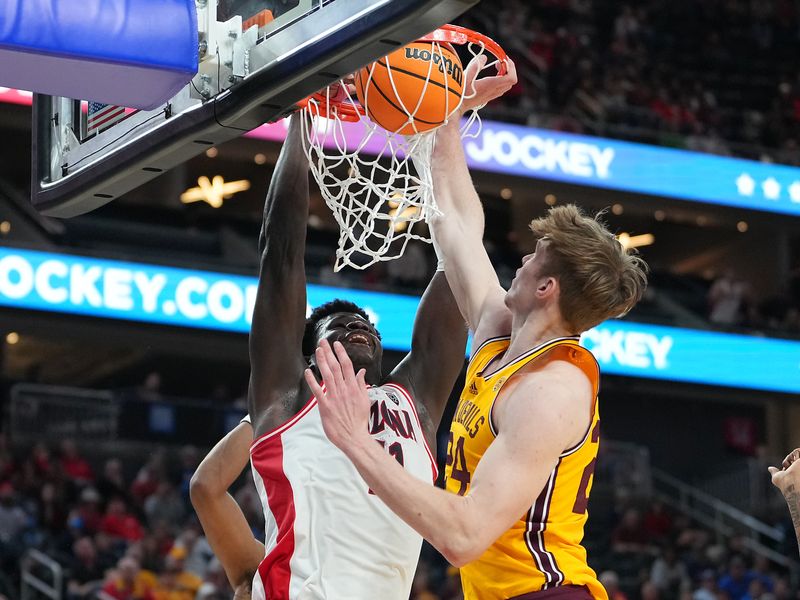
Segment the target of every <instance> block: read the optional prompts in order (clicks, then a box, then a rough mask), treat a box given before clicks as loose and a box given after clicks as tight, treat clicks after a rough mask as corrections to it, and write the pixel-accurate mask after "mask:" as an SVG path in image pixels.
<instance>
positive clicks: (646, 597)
mask: <svg viewBox="0 0 800 600" xmlns="http://www.w3.org/2000/svg"><path fill="white" fill-rule="evenodd" d="M639 595H640V596H641V600H661V598H662V596H661V595H660V594H659V592H658V588H657V587H656V586H655V584H654V583H653V582H652V581H649V580H648V581H645V582H644V583H643V584H642V587H641V591H640V594H639ZM667 597H668V596H665V597H664V598H667Z"/></svg>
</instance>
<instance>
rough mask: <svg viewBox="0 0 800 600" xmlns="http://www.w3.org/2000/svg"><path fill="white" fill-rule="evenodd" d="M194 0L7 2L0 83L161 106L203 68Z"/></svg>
mask: <svg viewBox="0 0 800 600" xmlns="http://www.w3.org/2000/svg"><path fill="white" fill-rule="evenodd" d="M197 65H198V33H197V13H196V9H195V3H194V0H0V85H3V86H6V87H16V88H20V89H26V90H31V91H35V92H39V93H44V94H50V95H54V96H66V97H69V98H79V99H84V100H94V101H97V102H104V103H107V104H116V105H121V106H128V107H132V108H140V109H153V108H156V107H157V106H158V105H159V104H162V103H164V102H165V101H167V100H168V99H169V98H171V97H172V96H174V95H175V94H176V93H177V92H178V91H179V90H180V89H181V88H182V87H183V86H185V85H186V84H187V83H188V82H189V80H190V79H191V78H192V77H193V76H194V75H195V73H197Z"/></svg>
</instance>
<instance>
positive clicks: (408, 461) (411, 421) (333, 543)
mask: <svg viewBox="0 0 800 600" xmlns="http://www.w3.org/2000/svg"><path fill="white" fill-rule="evenodd" d="M369 397H370V399H371V400H372V407H371V410H370V421H369V427H370V433H371V434H372V436H373V437H374V439H375V440H377V441H378V442H379V443H380V444H381V445H382V446H383V447H384V449H385V450H386V452H387V453H388V454H390V455H391V456H392V457H394V458H395V459H396V460H397V461H398V462H399V463H401V464H402V465H403V467H404V468H405V469H406V470H407V471H408V472H409V473H411V474H412V475H414V476H415V477H418V478H419V479H422V480H423V481H426V482H429V483H433V482H434V481H435V480H436V463H435V461H434V459H433V455H432V454H431V452H430V449H429V448H428V445H427V443H426V441H425V436H424V434H423V431H422V426H421V425H420V421H419V416H418V415H417V411H416V408H415V407H414V402H413V400H412V399H411V396H410V395H409V393H408V392H407V391H406V390H405V389H404V388H403V387H401V386H399V385H396V384H385V385H383V386H380V387H372V388H370V389H369ZM250 459H251V465H252V468H253V477H254V478H255V482H256V488H257V489H258V493H259V496H260V497H261V503H262V505H263V507H264V519H265V521H266V526H265V529H266V537H265V546H266V553H267V554H266V557H265V558H264V560H263V561H262V562H261V564H260V565H259V568H258V572H257V573H256V575H255V578H254V579H253V596H252V597H253V599H254V600H372V599H375V598H380V599H381V600H393V599H397V600H407V599H408V596H409V593H410V590H411V582H412V580H413V577H414V572H415V570H416V566H417V561H418V560H419V552H420V548H421V546H422V538H421V537H420V536H419V534H417V533H416V532H415V531H414V530H413V529H412V528H411V527H409V526H408V525H406V524H405V523H404V522H403V521H402V520H401V519H400V517H398V516H396V515H395V514H394V513H392V511H391V510H389V508H387V506H386V505H385V504H384V503H383V502H382V501H381V499H380V498H378V497H377V496H376V495H374V494H373V493H372V492H371V491H370V490H369V488H368V487H367V484H366V483H364V480H363V479H362V478H361V476H360V475H359V473H358V471H357V470H356V468H355V467H354V466H353V464H352V463H351V462H350V460H349V459H348V458H347V457H346V456H345V455H344V453H342V452H341V451H340V450H339V449H338V448H336V447H335V446H334V445H333V444H331V442H330V441H329V440H328V438H327V436H326V435H325V432H324V430H323V429H322V421H321V419H320V416H319V409H318V407H317V401H316V399H315V398H312V399H311V400H309V402H308V403H307V404H306V405H305V406H304V407H303V409H302V410H301V411H300V412H299V413H297V415H295V416H294V417H293V418H292V419H291V420H289V421H288V422H287V423H284V424H283V425H281V426H280V427H278V428H276V429H274V430H273V431H270V432H268V433H266V434H264V435H262V436H260V437H259V438H257V439H256V440H255V441H254V442H253V445H252V447H251V449H250Z"/></svg>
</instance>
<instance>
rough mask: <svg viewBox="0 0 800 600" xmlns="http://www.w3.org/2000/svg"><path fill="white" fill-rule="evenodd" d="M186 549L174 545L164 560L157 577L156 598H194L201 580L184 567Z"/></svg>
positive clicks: (190, 599)
mask: <svg viewBox="0 0 800 600" xmlns="http://www.w3.org/2000/svg"><path fill="white" fill-rule="evenodd" d="M185 559H186V550H185V549H184V548H182V547H181V546H174V547H173V548H172V550H170V552H169V554H168V555H167V558H166V560H165V561H164V571H163V572H162V573H161V574H160V575H159V577H158V583H157V585H156V588H155V590H154V591H155V597H156V600H194V597H195V596H196V595H197V591H198V590H199V589H200V586H201V585H202V584H203V580H202V579H201V578H200V577H198V576H197V575H195V574H194V573H190V572H189V571H187V570H186V569H185V567H184V565H185Z"/></svg>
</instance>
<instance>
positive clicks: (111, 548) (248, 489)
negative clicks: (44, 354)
mask: <svg viewBox="0 0 800 600" xmlns="http://www.w3.org/2000/svg"><path fill="white" fill-rule="evenodd" d="M200 458H201V456H199V454H198V452H197V451H196V450H195V449H194V448H191V447H186V448H183V449H182V450H181V451H180V452H174V451H173V452H172V453H168V452H166V451H165V450H163V449H159V448H154V449H153V450H152V451H151V452H150V453H149V457H148V458H146V459H144V460H141V459H140V460H138V461H137V460H125V461H124V462H123V461H122V460H120V458H116V457H115V458H107V459H106V460H104V461H102V463H101V466H100V468H99V469H98V470H97V471H96V470H95V469H94V468H93V466H92V464H91V463H90V462H89V461H88V460H87V459H86V458H84V457H83V456H82V455H81V454H80V453H79V451H78V449H77V447H76V445H75V443H74V442H73V441H71V440H64V441H63V442H62V443H61V444H60V445H59V447H58V448H57V449H51V448H49V447H48V446H47V445H46V444H44V443H38V444H36V445H35V446H34V447H33V448H32V449H31V450H30V451H29V452H26V453H25V454H24V455H21V456H15V454H14V453H12V452H11V450H10V448H9V447H8V445H7V443H6V439H5V438H4V437H0V598H3V599H4V600H13V599H15V598H17V597H18V591H17V590H19V584H20V581H19V578H20V573H21V570H22V569H23V568H24V569H29V570H32V572H34V573H35V574H37V575H38V576H39V577H40V578H42V579H43V580H45V581H48V580H50V577H49V575H48V573H47V572H46V571H45V570H43V569H42V567H41V565H40V564H37V563H34V562H32V561H30V560H29V559H27V558H26V550H27V549H28V548H36V549H38V550H40V551H42V552H44V553H45V554H46V555H48V556H49V557H50V558H52V559H54V560H56V561H57V562H58V563H59V564H60V565H61V567H62V568H63V570H64V590H63V593H64V595H63V597H64V598H65V599H67V600H84V599H92V600H94V599H100V600H218V599H219V600H221V599H225V600H229V599H230V598H231V597H232V591H231V590H230V588H229V586H228V583H227V580H226V578H225V575H224V573H223V571H222V569H221V567H220V565H219V563H218V561H217V560H216V559H215V558H214V556H213V553H212V551H211V548H210V547H209V545H208V543H207V542H206V540H205V537H204V536H203V532H202V529H201V527H200V526H199V523H198V521H197V519H196V516H195V515H194V513H193V511H192V508H191V504H190V502H189V481H190V479H191V476H192V474H193V473H194V470H195V468H196V467H197V465H198V463H199V459H200ZM131 464H133V465H136V469H135V470H132V471H129V469H128V468H127V467H129V466H130V465H131ZM250 479H251V480H252V478H250ZM244 481H247V479H244ZM236 498H237V500H238V501H239V503H240V505H241V506H242V507H243V509H244V511H245V514H246V515H247V516H248V518H249V519H250V520H251V522H252V523H253V524H254V535H261V536H263V529H262V525H261V523H260V522H259V519H260V518H261V517H260V515H261V508H260V504H259V500H258V496H257V494H256V492H255V488H254V487H252V485H250V486H248V485H242V486H241V487H240V488H239V490H238V491H237V494H236ZM26 561H27V563H26Z"/></svg>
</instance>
